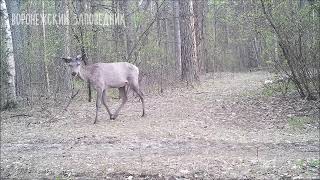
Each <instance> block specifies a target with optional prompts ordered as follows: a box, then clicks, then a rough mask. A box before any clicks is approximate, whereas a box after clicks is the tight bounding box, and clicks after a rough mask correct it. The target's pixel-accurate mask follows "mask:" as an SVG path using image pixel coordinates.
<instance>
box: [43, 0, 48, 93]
mask: <svg viewBox="0 0 320 180" xmlns="http://www.w3.org/2000/svg"><path fill="white" fill-rule="evenodd" d="M41 3H42V15H43V17H44V11H45V10H44V2H43V0H42V1H41ZM42 38H43V39H42V40H43V66H44V73H45V77H46V79H45V80H46V88H47V93H48V94H47V95H50V79H49V71H48V65H47V61H48V59H47V44H46V24H45V21H43V22H42Z"/></svg>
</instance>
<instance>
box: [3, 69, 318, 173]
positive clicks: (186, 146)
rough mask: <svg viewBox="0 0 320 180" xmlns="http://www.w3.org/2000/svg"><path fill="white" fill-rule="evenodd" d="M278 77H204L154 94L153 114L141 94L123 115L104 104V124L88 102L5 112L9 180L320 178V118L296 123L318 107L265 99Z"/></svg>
mask: <svg viewBox="0 0 320 180" xmlns="http://www.w3.org/2000/svg"><path fill="white" fill-rule="evenodd" d="M269 77H270V75H269V74H267V73H264V72H255V73H238V74H221V76H219V77H215V79H214V80H213V79H212V78H211V77H209V76H208V77H202V83H201V85H200V86H199V87H197V88H194V89H190V88H189V89H187V88H177V89H172V90H170V91H169V92H166V93H165V94H163V95H149V96H147V97H146V99H147V100H146V109H147V117H145V118H140V114H141V108H140V106H141V105H140V103H139V102H138V101H137V100H131V101H130V102H129V103H128V104H126V106H125V108H124V109H123V110H122V114H121V115H120V116H119V118H118V119H117V120H115V121H111V120H109V119H108V115H107V113H106V112H105V110H101V112H103V113H100V117H99V118H100V119H99V121H98V124H95V125H93V124H92V122H93V120H94V112H95V111H94V109H95V105H94V103H87V102H83V101H77V102H73V103H72V104H71V105H70V108H69V110H68V111H67V112H63V111H62V108H60V107H45V108H44V107H42V108H40V107H37V108H34V109H32V110H21V109H20V110H19V111H13V112H12V111H11V112H8V111H7V112H2V114H1V116H2V118H3V119H2V121H1V122H2V124H1V125H2V126H1V137H2V139H1V176H2V177H4V178H32V179H34V178H53V177H55V178H67V177H71V178H81V179H83V178H86V179H87V178H119V179H125V178H128V179H130V178H134V179H135V178H136V179H150V178H151V179H152V178H153V179H162V178H168V177H175V178H192V179H194V178H199V179H201V178H204V179H211V178H271V179H273V178H280V177H301V178H317V177H318V178H319V174H318V173H319V171H318V168H319V167H317V165H314V164H315V163H308V162H314V161H315V160H317V159H319V127H318V126H317V124H316V122H317V121H314V122H315V123H308V124H305V125H304V126H299V130H297V129H296V128H292V127H291V126H290V120H289V121H288V119H290V117H300V116H308V117H309V115H310V114H311V115H312V114H314V113H315V103H314V102H307V101H303V100H298V99H292V98H287V99H283V98H280V97H269V96H263V95H262V94H261V93H260V92H261V91H262V87H263V85H262V84H263V81H264V80H265V79H267V78H269ZM114 103H115V102H112V103H111V104H113V105H112V106H113V107H114V106H115V105H114ZM17 114H26V115H29V116H15V115H17ZM12 116H15V117H12ZM308 122H309V121H308ZM301 161H303V162H307V163H305V164H306V165H305V166H301V165H299V162H301ZM300 164H301V163H300ZM308 164H313V165H312V166H311V165H310V166H309V165H308Z"/></svg>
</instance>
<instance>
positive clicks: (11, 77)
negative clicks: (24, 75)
mask: <svg viewBox="0 0 320 180" xmlns="http://www.w3.org/2000/svg"><path fill="white" fill-rule="evenodd" d="M1 12H2V15H1V17H2V23H3V25H2V26H3V27H4V29H5V38H6V49H7V54H6V55H7V57H6V63H7V80H6V81H7V85H8V89H7V104H6V107H8V108H12V107H15V106H16V104H17V97H16V85H15V76H16V69H15V61H14V55H13V45H12V34H11V29H10V23H9V17H8V11H7V6H6V2H5V0H1Z"/></svg>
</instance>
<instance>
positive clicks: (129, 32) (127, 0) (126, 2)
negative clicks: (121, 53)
mask: <svg viewBox="0 0 320 180" xmlns="http://www.w3.org/2000/svg"><path fill="white" fill-rule="evenodd" d="M130 4H131V0H123V11H124V22H125V26H126V27H125V30H126V39H127V43H126V45H127V57H126V59H127V61H131V58H132V52H133V51H132V48H133V38H134V33H133V30H134V25H133V19H132V17H133V16H132V14H131V12H130Z"/></svg>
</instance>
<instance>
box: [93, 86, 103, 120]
mask: <svg viewBox="0 0 320 180" xmlns="http://www.w3.org/2000/svg"><path fill="white" fill-rule="evenodd" d="M101 97H102V90H97V100H96V118H95V119H94V122H93V124H95V123H96V122H97V120H98V112H99V107H100V101H101Z"/></svg>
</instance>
